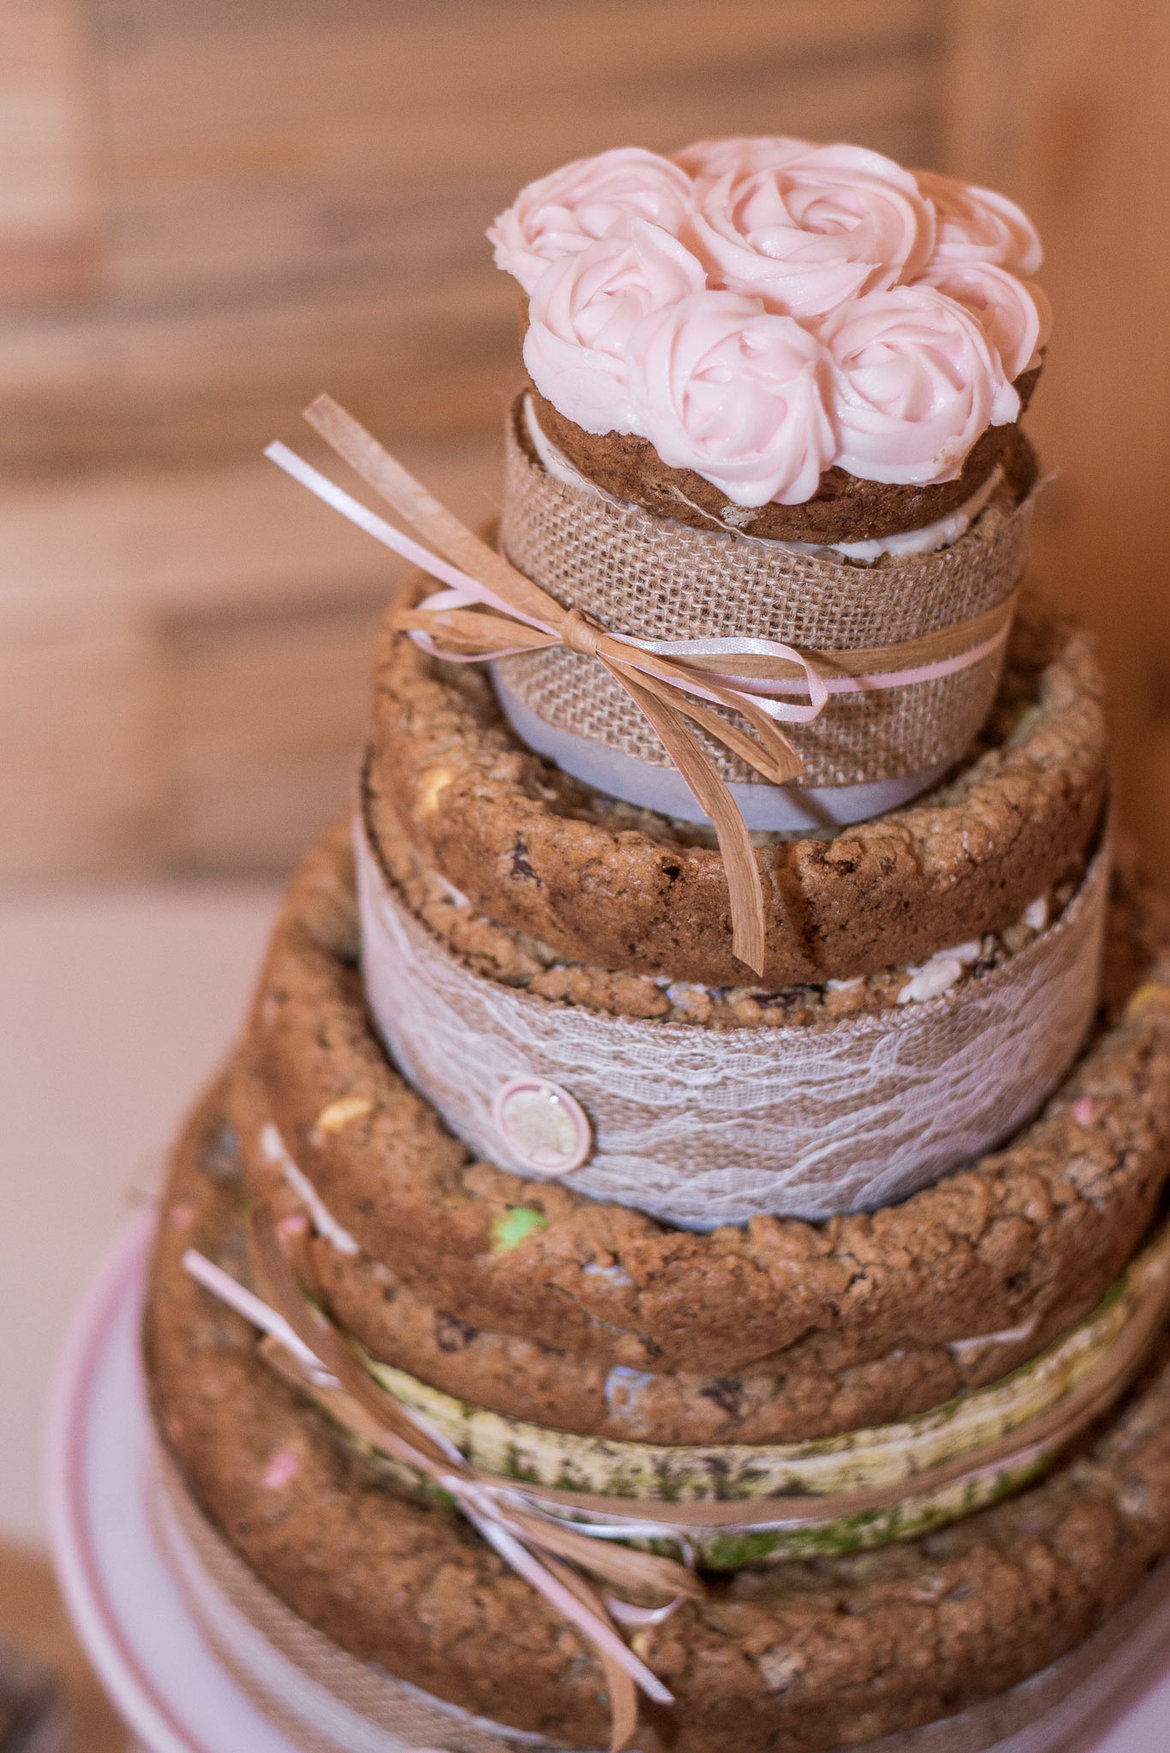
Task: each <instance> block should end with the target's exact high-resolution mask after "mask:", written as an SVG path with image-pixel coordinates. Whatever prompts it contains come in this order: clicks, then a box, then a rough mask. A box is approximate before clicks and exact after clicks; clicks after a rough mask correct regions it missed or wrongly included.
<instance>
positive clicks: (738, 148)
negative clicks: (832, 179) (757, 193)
mask: <svg viewBox="0 0 1170 1753" xmlns="http://www.w3.org/2000/svg"><path fill="white" fill-rule="evenodd" d="M812 149H813V142H812V141H811V140H798V139H796V138H795V136H794V135H791V134H738V135H731V136H729V137H728V138H727V139H725V140H694V141H692V142H691V144H690V145H689V146H684V147H683V148H682V150H681V151H679V152H672V153H671V155H670V156H671V158H672V159H673V161H674V163H675V164H679V165H681V166H682V168H683V169H684V170H685V171H687V172H689V174H690V175H691V176H693V177H721V176H726V175H727V173H728V171H737V172H739V173H740V174H743V173H745V172H747V171H752V170H767V169H768V168H769V167H771V168H773V169H777V168H778V167H779V166H780V165H782V164H787V162H788V160H789V159H790V158H800V157H801V156H802V154H804V153H806V152H811V151H812Z"/></svg>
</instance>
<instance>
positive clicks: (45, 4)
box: [0, 0, 97, 306]
mask: <svg viewBox="0 0 1170 1753" xmlns="http://www.w3.org/2000/svg"><path fill="white" fill-rule="evenodd" d="M92 146H93V141H92V130H91V111H90V100H89V87H88V81H87V63H86V55H85V48H84V43H83V27H82V18H81V14H80V13H79V11H78V9H77V6H76V5H75V4H74V0H0V306H3V305H20V304H28V303H36V302H38V301H42V300H45V299H53V300H55V299H60V298H67V297H77V296H78V295H80V294H82V293H84V292H85V291H87V290H88V289H89V288H90V287H91V285H92V284H93V280H94V275H95V272H96V265H97V257H96V250H95V247H94V246H95V241H96V240H95V238H94V235H93V219H92V213H91V201H90V193H91V173H92V168H93V167H92V160H91V156H90V154H91V152H92Z"/></svg>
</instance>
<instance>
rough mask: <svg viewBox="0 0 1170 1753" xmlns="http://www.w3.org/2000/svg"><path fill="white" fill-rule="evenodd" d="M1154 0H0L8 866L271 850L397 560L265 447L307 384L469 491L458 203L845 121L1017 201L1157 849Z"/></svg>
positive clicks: (483, 251) (1167, 857)
mask: <svg viewBox="0 0 1170 1753" xmlns="http://www.w3.org/2000/svg"><path fill="white" fill-rule="evenodd" d="M1167 64H1170V9H1167V8H1165V7H1162V6H1161V5H1159V4H1158V0H732V3H731V4H729V5H726V6H722V7H713V6H710V5H708V4H707V3H706V0H649V3H648V4H645V5H640V6H635V7H631V6H627V5H622V4H619V3H618V0H600V3H598V4H584V5H583V4H580V0H491V3H489V0H0V168H2V170H3V175H2V176H0V307H2V306H7V307H8V308H7V310H6V312H5V315H4V317H3V319H2V320H0V470H2V471H3V474H4V479H5V480H6V481H7V486H3V485H0V878H3V877H8V878H10V879H21V880H28V879H30V878H32V877H34V876H36V875H37V874H38V873H39V872H47V871H53V872H57V871H70V870H77V871H80V870H88V871H94V870H102V871H106V870H117V869H120V868H135V869H144V868H145V869H157V868H173V867H174V866H176V865H178V866H186V867H195V868H201V869H210V868H225V867H250V868H266V869H267V868H273V867H276V866H279V865H281V864H282V863H285V862H287V861H288V860H289V859H290V858H291V857H292V856H293V854H294V852H295V850H296V848H297V846H298V845H299V844H300V843H301V842H302V841H303V839H304V838H305V837H306V836H307V835H308V834H309V833H311V832H312V831H313V829H314V828H315V827H316V825H317V824H318V822H319V821H321V820H324V819H325V817H326V816H327V815H328V814H329V813H330V811H331V810H332V808H333V807H334V804H335V803H336V801H337V800H338V799H339V798H340V796H341V795H342V794H343V792H344V788H345V785H346V784H347V782H348V778H349V775H350V773H351V771H352V764H353V759H354V753H355V748H356V744H357V742H358V740H359V738H360V734H361V724H362V720H363V718H364V714H365V702H366V692H365V691H366V687H367V685H368V681H367V678H368V666H369V641H370V637H371V631H372V628H373V625H374V622H375V620H376V616H377V612H378V609H379V607H380V605H381V603H382V602H383V601H384V599H385V594H386V592H387V590H388V587H389V583H390V581H391V578H392V573H393V569H392V568H389V567H387V566H386V565H385V564H384V563H383V561H382V559H381V557H380V556H379V555H377V554H376V553H375V554H371V552H370V551H369V547H368V545H367V544H366V543H365V541H364V540H363V538H361V537H359V536H355V535H354V534H353V533H352V532H349V531H347V530H346V529H345V528H344V527H343V526H342V525H341V523H340V521H339V520H338V519H336V518H335V517H330V516H329V514H327V513H324V512H322V511H321V510H320V509H319V508H316V507H314V506H312V505H311V504H308V503H307V502H305V503H302V500H301V497H299V496H298V495H297V494H296V493H295V492H294V491H293V490H292V489H291V488H289V487H288V485H287V484H286V483H284V482H281V481H280V480H279V478H278V477H276V476H275V474H274V472H273V471H271V470H268V469H267V468H266V467H265V466H264V465H262V464H260V463H258V462H257V461H256V460H255V459H256V458H257V456H258V452H259V450H260V449H261V447H262V446H263V444H264V443H266V442H267V440H268V439H269V438H271V437H273V436H277V435H282V436H285V437H288V438H292V437H294V436H295V435H296V433H297V429H298V426H299V421H298V414H299V410H300V408H301V407H302V406H303V405H304V404H305V402H306V401H308V400H309V398H310V397H311V396H312V395H313V394H315V393H316V392H317V391H318V390H319V389H321V388H328V389H330V390H332V391H333V393H334V394H336V395H338V396H339V397H340V398H341V399H343V400H344V401H346V402H347V403H348V404H349V405H350V406H352V407H353V408H354V410H355V412H357V413H358V414H359V415H360V416H361V417H362V418H364V419H365V420H366V421H367V422H368V423H369V424H370V425H371V426H373V427H374V428H375V429H376V430H377V431H378V432H379V434H380V435H381V436H383V437H384V438H385V439H386V440H387V441H388V442H390V443H392V444H393V445H394V446H395V447H396V448H399V449H403V450H405V452H406V453H407V454H408V455H409V456H410V457H411V458H413V459H415V460H416V461H418V463H419V466H420V467H421V468H422V470H423V473H424V474H425V476H426V478H427V479H428V480H429V481H430V482H431V483H432V485H435V486H437V487H439V488H440V490H443V491H450V492H451V493H452V494H453V496H454V498H455V502H456V503H457V504H458V505H461V506H463V507H464V508H465V509H466V510H467V511H468V514H469V515H472V516H474V517H476V518H478V517H479V516H480V515H482V512H483V510H484V509H485V507H486V506H487V504H488V502H489V500H490V497H491V494H492V492H493V491H494V479H495V476H494V469H495V463H494V460H493V459H494V455H495V449H496V443H497V434H498V430H499V425H500V419H501V413H502V408H503V404H504V401H505V399H506V397H507V395H508V393H509V391H510V389H511V387H512V386H513V384H514V383H515V381H516V379H517V377H518V374H519V357H518V348H517V344H516V327H515V315H516V297H515V289H514V287H513V286H512V284H511V282H510V281H509V280H508V278H507V277H506V276H504V275H501V274H498V273H497V272H496V271H495V270H494V269H493V267H492V265H491V261H490V253H489V251H488V248H487V245H486V243H485V241H484V238H483V231H484V228H485V226H486V225H487V224H488V222H489V221H490V219H491V218H492V216H493V214H494V213H495V212H496V211H498V210H499V208H500V207H501V206H503V205H504V204H505V203H506V202H507V201H508V200H509V199H510V198H511V197H512V195H513V194H514V193H515V191H516V190H517V189H518V188H519V187H520V185H521V184H522V183H523V182H525V181H526V180H528V179H529V178H531V177H533V176H536V175H539V174H541V173H542V172H544V171H546V170H548V169H549V168H550V167H552V166H553V165H555V164H557V163H559V162H562V161H564V160H565V159H567V158H570V157H573V156H576V155H578V154H581V153H587V152H593V151H597V150H600V149H602V148H604V147H606V146H610V145H613V144H615V143H618V142H622V141H637V142H640V143H642V144H645V145H647V146H650V147H653V148H656V149H659V150H668V149H670V148H671V147H673V146H675V145H677V144H679V143H680V142H682V141H684V140H686V139H690V138H695V137H698V136H701V135H704V134H719V133H751V132H794V133H804V134H807V135H809V136H811V137H814V138H832V137H839V138H851V139H857V140H861V141H863V142H865V143H867V144H871V145H873V146H876V147H879V148H881V149H883V150H885V151H888V152H890V153H892V154H894V155H895V156H896V157H898V158H900V159H902V160H904V161H906V162H910V163H926V164H930V163H942V164H944V165H945V166H946V167H947V168H950V169H953V170H954V171H956V172H957V173H959V174H962V175H964V176H968V177H971V178H973V179H975V180H982V181H985V182H990V183H993V184H995V185H997V186H1000V187H1003V188H1005V189H1007V190H1008V191H1009V192H1010V193H1012V194H1014V195H1016V196H1017V197H1018V198H1019V199H1021V200H1022V201H1024V203H1025V204H1026V205H1028V206H1029V207H1030V209H1031V210H1032V211H1033V212H1034V213H1035V216H1036V218H1037V220H1038V221H1039V223H1040V225H1041V229H1042V231H1043V232H1044V234H1045V237H1046V241H1047V245H1048V261H1047V264H1046V268H1045V273H1044V280H1045V284H1046V286H1047V287H1048V289H1049V291H1050V293H1051V296H1052V299H1053V303H1054V305H1055V306H1056V310H1057V329H1056V334H1055V338H1054V342H1053V346H1052V349H1051V355H1050V360H1049V365H1048V368H1047V371H1046V374H1045V380H1044V383H1043V386H1042V389H1041V393H1040V395H1039V396H1038V398H1037V403H1036V408H1035V413H1034V415H1033V416H1032V417H1031V421H1030V424H1031V426H1032V429H1033V431H1034V433H1035V434H1036V436H1037V439H1038V441H1039V443H1040V445H1041V447H1042V449H1043V452H1044V455H1045V460H1046V462H1047V463H1048V465H1049V466H1050V467H1053V468H1055V469H1056V470H1057V471H1058V473H1057V476H1056V479H1055V481H1054V483H1053V485H1052V486H1050V487H1049V489H1048V491H1047V494H1046V497H1045V499H1044V501H1043V503H1042V507H1041V514H1040V518H1039V528H1038V536H1037V568H1038V570H1039V571H1040V572H1041V573H1042V575H1043V576H1044V578H1045V580H1046V582H1047V583H1048V585H1049V587H1050V588H1051V589H1052V590H1053V591H1054V593H1055V594H1056V595H1058V596H1059V597H1060V598H1061V599H1062V600H1063V601H1064V602H1065V603H1067V604H1068V606H1069V607H1070V608H1072V609H1074V610H1076V611H1077V612H1078V613H1081V614H1082V615H1084V616H1085V618H1087V619H1088V620H1089V621H1090V622H1092V623H1093V624H1094V625H1096V626H1097V627H1098V630H1099V632H1100V635H1101V639H1102V649H1103V652H1104V655H1105V658H1106V661H1107V664H1108V667H1109V670H1110V675H1111V680H1112V684H1113V690H1114V699H1115V720H1116V725H1117V733H1118V748H1119V752H1120V766H1121V778H1122V794H1123V799H1124V802H1125V804H1126V808H1127V811H1128V813H1129V815H1130V818H1131V820H1133V821H1134V822H1135V823H1136V825H1137V826H1138V827H1139V828H1140V830H1141V831H1142V833H1143V835H1144V837H1145V839H1146V842H1147V845H1148V846H1149V847H1150V848H1151V849H1152V850H1153V852H1154V855H1155V859H1156V861H1157V862H1158V863H1159V864H1160V865H1161V866H1162V867H1165V866H1166V865H1167V863H1168V862H1170V811H1168V810H1165V809H1164V808H1163V806H1162V800H1163V799H1164V798H1165V797H1166V788H1167V785H1168V784H1170V593H1168V592H1167V591H1166V590H1165V589H1164V578H1165V564H1164V561H1163V558H1162V531H1161V515H1162V514H1161V501H1162V495H1163V488H1162V482H1163V481H1164V480H1165V479H1166V477H1167V472H1168V469H1170V455H1168V454H1167V451H1168V449H1170V422H1168V421H1167V409H1168V407H1170V335H1168V333H1167V328H1168V319H1167V316H1166V310H1165V296H1164V288H1165V285H1166V284H1167V278H1168V268H1170V264H1168V263H1167V260H1166V257H1167V254H1168V253H1170V243H1168V242H1167V239H1168V237H1170V233H1168V232H1167V230H1166V228H1165V227H1164V226H1161V225H1160V223H1158V222H1157V220H1156V219H1155V217H1154V216H1155V215H1158V214H1160V213H1161V211H1162V209H1163V207H1164V206H1165V205H1166V201H1167V197H1168V196H1170V168H1168V160H1170V114H1168V106H1167V105H1166V104H1165V101H1164V96H1163V92H1162V89H1161V84H1162V79H1163V70H1164V68H1165V66H1166V65H1167Z"/></svg>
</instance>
